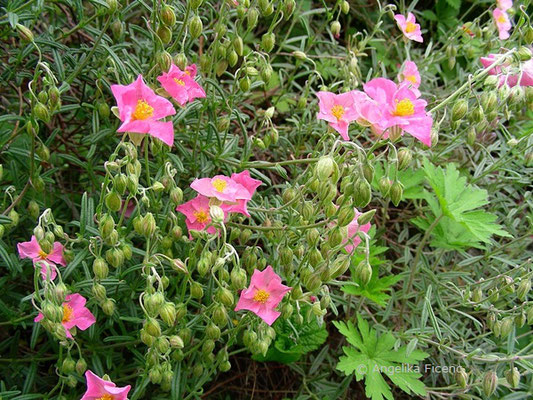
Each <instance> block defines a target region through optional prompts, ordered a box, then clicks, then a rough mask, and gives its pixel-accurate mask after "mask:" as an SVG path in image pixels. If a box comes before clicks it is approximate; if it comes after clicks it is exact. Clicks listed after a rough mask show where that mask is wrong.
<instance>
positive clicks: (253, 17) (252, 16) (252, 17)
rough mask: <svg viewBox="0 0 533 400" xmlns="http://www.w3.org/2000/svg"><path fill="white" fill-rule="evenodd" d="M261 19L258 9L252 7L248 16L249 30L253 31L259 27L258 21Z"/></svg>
mask: <svg viewBox="0 0 533 400" xmlns="http://www.w3.org/2000/svg"><path fill="white" fill-rule="evenodd" d="M258 19H259V11H257V8H255V7H250V8H249V9H248V13H247V14H246V25H247V26H248V30H250V31H251V30H252V29H254V28H255V27H256V26H257V20H258Z"/></svg>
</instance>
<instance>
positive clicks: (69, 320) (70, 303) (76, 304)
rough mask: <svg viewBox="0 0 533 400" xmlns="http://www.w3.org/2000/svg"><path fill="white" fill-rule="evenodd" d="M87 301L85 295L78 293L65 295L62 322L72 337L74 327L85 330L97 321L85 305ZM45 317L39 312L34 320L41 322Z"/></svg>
mask: <svg viewBox="0 0 533 400" xmlns="http://www.w3.org/2000/svg"><path fill="white" fill-rule="evenodd" d="M86 301H87V300H85V297H83V296H82V295H80V294H78V293H73V294H69V295H68V296H67V297H65V302H64V303H63V320H62V321H61V324H62V325H63V326H64V327H65V333H66V335H67V337H68V338H70V339H72V334H71V332H70V330H71V329H72V328H74V327H77V328H79V329H81V330H82V331H84V330H85V329H87V328H89V327H90V326H91V325H92V324H94V323H95V322H96V318H94V315H93V314H92V313H91V311H89V309H88V308H87V307H85V303H86ZM43 318H44V316H43V314H42V313H39V315H37V317H35V319H34V321H35V322H39V321H41V320H42V319H43Z"/></svg>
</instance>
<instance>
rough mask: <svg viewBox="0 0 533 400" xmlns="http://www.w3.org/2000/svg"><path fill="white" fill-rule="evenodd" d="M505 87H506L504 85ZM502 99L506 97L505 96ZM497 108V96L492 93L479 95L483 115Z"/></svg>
mask: <svg viewBox="0 0 533 400" xmlns="http://www.w3.org/2000/svg"><path fill="white" fill-rule="evenodd" d="M504 86H505V87H507V86H506V85H504ZM504 97H507V96H506V95H505V96H504ZM497 106H498V96H497V95H496V93H495V92H494V91H488V92H483V94H482V95H481V107H482V108H483V111H484V112H485V113H487V114H488V113H490V112H492V111H494V110H495V109H496V107H497Z"/></svg>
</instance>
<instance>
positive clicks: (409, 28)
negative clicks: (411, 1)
mask: <svg viewBox="0 0 533 400" xmlns="http://www.w3.org/2000/svg"><path fill="white" fill-rule="evenodd" d="M394 19H395V20H396V23H397V24H398V27H399V28H400V29H401V30H402V32H403V34H404V35H405V37H406V38H407V39H410V40H414V41H415V42H420V43H422V42H423V41H424V39H422V33H421V32H420V25H419V24H417V23H416V18H415V16H414V14H413V13H409V14H407V18H405V17H404V16H403V15H401V14H396V15H395V16H394Z"/></svg>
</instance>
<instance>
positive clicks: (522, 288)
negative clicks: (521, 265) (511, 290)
mask: <svg viewBox="0 0 533 400" xmlns="http://www.w3.org/2000/svg"><path fill="white" fill-rule="evenodd" d="M530 290H531V280H530V279H522V280H521V281H520V283H519V284H518V288H517V289H516V297H517V298H518V300H520V301H524V300H525V299H526V298H527V295H528V293H529V291H530Z"/></svg>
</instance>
